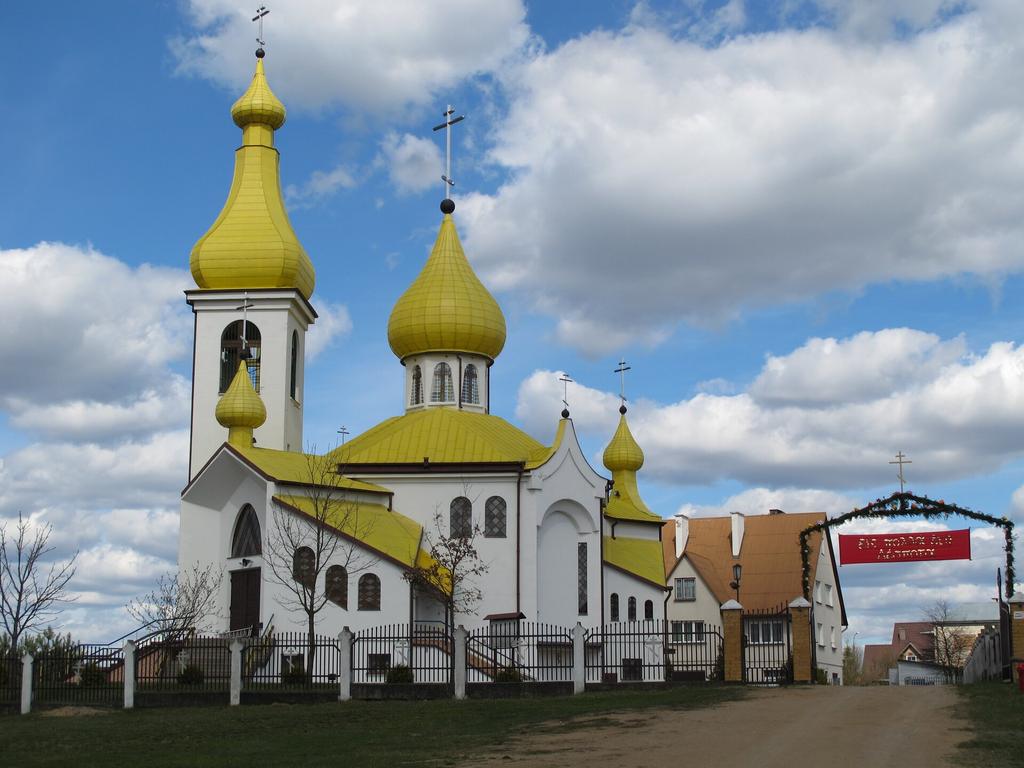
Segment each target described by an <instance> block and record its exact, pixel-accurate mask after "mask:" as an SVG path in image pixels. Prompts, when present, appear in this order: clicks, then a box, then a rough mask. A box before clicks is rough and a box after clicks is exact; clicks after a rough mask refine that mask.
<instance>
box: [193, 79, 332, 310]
mask: <svg viewBox="0 0 1024 768" xmlns="http://www.w3.org/2000/svg"><path fill="white" fill-rule="evenodd" d="M231 115H232V118H233V119H234V121H235V122H236V123H237V124H238V125H239V126H241V127H242V146H241V147H239V148H238V149H237V150H236V152H235V174H234V178H232V180H231V190H230V192H228V199H227V201H226V202H225V203H224V208H223V209H222V210H221V212H220V215H219V216H218V217H217V220H216V221H214V222H213V225H212V226H211V227H210V229H209V231H208V232H207V233H206V234H205V235H203V236H202V237H201V238H199V241H198V242H197V243H196V244H195V246H194V247H193V248H192V255H191V258H190V267H191V269H192V277H193V278H194V279H195V281H196V285H198V286H199V287H200V288H208V289H219V290H225V289H245V288H295V289H297V290H298V291H299V292H301V293H302V295H303V296H304V297H305V298H306V299H308V298H309V297H310V296H312V294H313V287H314V284H315V282H316V275H315V273H314V271H313V263H312V262H311V261H310V260H309V256H308V255H307V254H306V251H305V250H304V249H303V247H302V244H301V243H300V242H299V239H298V237H296V235H295V231H294V230H293V229H292V225H291V222H290V221H289V220H288V212H287V211H286V210H285V206H284V199H283V197H282V195H281V180H280V177H279V173H278V165H279V160H280V157H279V155H278V152H277V150H276V149H274V130H275V129H276V128H279V127H280V126H281V125H282V124H283V123H284V118H285V111H284V105H282V104H281V102H280V101H278V99H277V97H276V96H274V93H273V92H272V91H271V90H270V86H268V85H267V81H266V78H265V77H264V74H263V60H262V59H258V60H257V62H256V73H255V74H254V75H253V79H252V84H251V85H250V86H249V89H248V90H247V91H246V92H245V94H244V95H243V96H242V98H240V99H239V100H238V101H237V102H235V105H234V106H233V107H232V109H231Z"/></svg>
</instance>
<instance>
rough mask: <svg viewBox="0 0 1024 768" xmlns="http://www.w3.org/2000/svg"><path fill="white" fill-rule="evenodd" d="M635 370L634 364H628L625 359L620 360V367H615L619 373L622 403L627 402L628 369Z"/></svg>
mask: <svg viewBox="0 0 1024 768" xmlns="http://www.w3.org/2000/svg"><path fill="white" fill-rule="evenodd" d="M631 370H633V366H631V365H626V361H625V360H619V367H618V368H616V369H615V372H616V373H617V374H619V399H620V400H621V401H622V404H623V405H625V404H626V371H631Z"/></svg>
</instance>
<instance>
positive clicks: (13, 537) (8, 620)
mask: <svg viewBox="0 0 1024 768" xmlns="http://www.w3.org/2000/svg"><path fill="white" fill-rule="evenodd" d="M52 531H53V527H52V526H51V525H50V524H49V523H45V524H42V525H38V524H35V523H33V522H32V521H31V520H26V519H25V518H24V516H23V515H22V514H21V513H20V512H19V513H18V522H17V524H16V525H15V526H14V531H13V532H11V533H8V530H7V526H6V524H5V525H0V620H2V621H3V625H4V631H5V632H6V633H7V636H8V637H9V638H10V643H11V648H17V647H18V642H19V641H20V640H21V636H22V635H23V634H25V633H26V632H38V631H39V630H41V629H42V628H43V625H44V623H45V622H46V620H47V619H49V618H51V617H53V616H54V615H55V614H56V613H57V612H58V606H60V605H61V604H62V603H68V602H71V601H72V600H73V599H74V598H72V597H71V596H69V594H68V591H67V586H68V582H69V581H71V578H72V577H73V576H74V575H75V561H76V560H77V559H78V552H75V554H73V555H72V556H71V557H70V558H69V559H68V560H65V561H62V562H56V563H50V564H49V567H47V565H46V562H45V561H46V558H47V555H49V554H50V553H51V552H53V551H54V549H55V548H54V547H52V546H49V544H48V542H49V540H50V533H52Z"/></svg>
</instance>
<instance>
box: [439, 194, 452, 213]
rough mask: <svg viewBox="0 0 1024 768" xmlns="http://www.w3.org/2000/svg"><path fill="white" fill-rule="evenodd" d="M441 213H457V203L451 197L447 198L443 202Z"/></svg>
mask: <svg viewBox="0 0 1024 768" xmlns="http://www.w3.org/2000/svg"><path fill="white" fill-rule="evenodd" d="M441 213H445V214H448V213H455V201H454V200H452V199H451V198H450V197H446V198H445V199H444V200H442V201H441Z"/></svg>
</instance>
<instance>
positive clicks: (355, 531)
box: [274, 496, 430, 568]
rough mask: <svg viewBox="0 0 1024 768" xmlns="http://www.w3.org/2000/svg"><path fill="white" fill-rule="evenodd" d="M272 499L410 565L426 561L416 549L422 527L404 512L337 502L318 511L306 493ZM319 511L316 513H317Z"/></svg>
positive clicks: (424, 554) (377, 505)
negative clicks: (304, 494) (320, 520)
mask: <svg viewBox="0 0 1024 768" xmlns="http://www.w3.org/2000/svg"><path fill="white" fill-rule="evenodd" d="M274 501H276V502H279V503H281V504H283V505H285V506H286V507H291V508H292V509H294V510H298V511H299V512H301V513H303V514H305V515H308V516H309V517H312V518H318V517H319V518H322V519H323V521H324V522H325V523H327V524H328V525H329V526H331V527H332V528H334V529H335V530H337V531H340V532H341V533H343V534H344V535H345V536H348V537H349V538H351V539H354V540H356V541H358V542H360V543H362V544H364V545H366V546H367V547H369V548H371V549H374V550H376V551H377V552H380V553H381V554H383V555H386V556H387V557H389V558H391V559H392V560H395V561H397V562H398V563H400V564H402V565H404V566H406V567H407V568H411V567H413V566H414V565H416V564H417V561H419V562H420V563H421V564H422V563H427V562H429V558H430V555H429V554H427V553H425V552H423V551H422V550H421V549H420V541H421V539H422V536H423V528H422V527H421V526H420V524H419V523H417V522H416V521H414V520H410V519H409V518H408V517H406V516H405V515H402V514H399V513H398V512H395V511H392V510H388V508H387V507H385V506H384V505H382V504H367V503H365V502H356V501H339V502H337V503H334V504H331V505H330V506H328V507H326V508H325V507H321V508H320V509H319V510H318V509H317V507H316V506H315V505H314V503H313V501H312V500H311V499H309V498H308V497H306V496H275V497H274ZM318 512H321V513H322V514H320V515H318V514H317V513H318Z"/></svg>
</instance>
